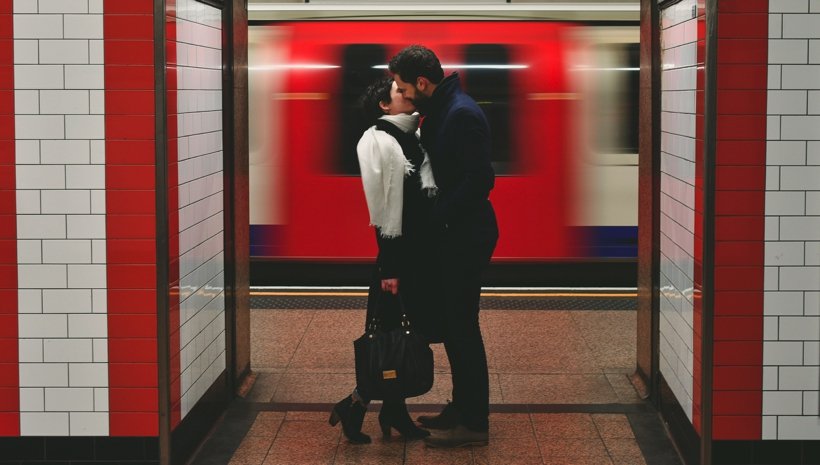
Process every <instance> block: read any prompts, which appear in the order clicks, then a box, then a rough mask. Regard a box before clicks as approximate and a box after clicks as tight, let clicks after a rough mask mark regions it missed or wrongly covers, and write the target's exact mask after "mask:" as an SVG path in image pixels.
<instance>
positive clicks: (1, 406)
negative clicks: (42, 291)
mask: <svg viewBox="0 0 820 465" xmlns="http://www.w3.org/2000/svg"><path fill="white" fill-rule="evenodd" d="M12 13H13V11H12V3H11V2H3V3H0V436H19V435H20V377H19V365H18V361H19V355H18V342H17V216H16V212H17V205H16V204H17V199H16V197H17V195H16V193H15V189H16V180H15V160H14V158H15V149H14V147H15V140H14V66H13V56H14V41H13V40H12V39H13V38H14V32H13V24H14V23H13V16H12Z"/></svg>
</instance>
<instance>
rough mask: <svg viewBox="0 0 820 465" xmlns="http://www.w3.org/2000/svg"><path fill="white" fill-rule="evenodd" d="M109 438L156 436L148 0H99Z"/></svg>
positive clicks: (151, 49)
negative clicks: (102, 58)
mask: <svg viewBox="0 0 820 465" xmlns="http://www.w3.org/2000/svg"><path fill="white" fill-rule="evenodd" d="M104 1H105V4H104V15H103V22H104V34H105V103H106V114H105V135H106V141H105V148H106V165H105V180H106V186H105V188H106V238H107V240H106V247H107V249H106V256H107V259H108V266H107V267H106V268H107V276H106V279H107V283H108V338H109V339H108V359H109V366H108V382H109V411H110V416H109V423H110V435H111V436H156V435H157V434H158V428H159V403H158V401H157V400H156V392H157V376H158V371H157V369H158V368H157V294H156V285H157V277H156V276H157V275H156V248H155V244H156V219H155V218H156V202H155V200H154V199H155V193H154V185H155V183H156V169H155V163H156V162H155V152H156V150H155V140H154V137H155V135H154V126H155V121H156V119H155V117H154V98H153V95H154V91H153V89H154V69H153V66H152V65H153V55H154V47H153V37H154V27H153V2H152V1H151V0H129V1H127V2H123V1H121V0H104Z"/></svg>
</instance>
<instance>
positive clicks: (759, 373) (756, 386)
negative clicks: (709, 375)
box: [712, 366, 763, 391]
mask: <svg viewBox="0 0 820 465" xmlns="http://www.w3.org/2000/svg"><path fill="white" fill-rule="evenodd" d="M714 374H715V375H714V378H713V384H712V386H713V389H714V390H716V391H748V390H751V391H759V390H760V387H761V380H762V379H763V367H761V366H751V367H750V366H745V367H733V366H720V367H715V369H714Z"/></svg>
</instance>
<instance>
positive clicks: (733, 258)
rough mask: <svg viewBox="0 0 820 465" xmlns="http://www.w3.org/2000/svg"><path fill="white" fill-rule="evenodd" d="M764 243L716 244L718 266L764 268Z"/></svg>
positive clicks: (716, 262)
mask: <svg viewBox="0 0 820 465" xmlns="http://www.w3.org/2000/svg"><path fill="white" fill-rule="evenodd" d="M763 245H764V244H763V242H757V241H745V242H726V241H717V242H715V265H716V266H744V265H746V266H755V265H758V266H763Z"/></svg>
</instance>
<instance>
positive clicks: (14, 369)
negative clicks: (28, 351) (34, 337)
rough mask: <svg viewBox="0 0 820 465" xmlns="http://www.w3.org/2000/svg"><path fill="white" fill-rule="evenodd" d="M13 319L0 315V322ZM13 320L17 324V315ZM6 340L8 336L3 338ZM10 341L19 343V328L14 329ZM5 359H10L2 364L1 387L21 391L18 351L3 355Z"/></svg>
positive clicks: (0, 365) (0, 363)
mask: <svg viewBox="0 0 820 465" xmlns="http://www.w3.org/2000/svg"><path fill="white" fill-rule="evenodd" d="M11 319H12V318H7V317H5V315H0V322H2V321H4V320H5V321H8V320H11ZM13 320H14V322H15V323H17V315H14V316H13ZM3 337H4V338H5V337H6V336H3ZM9 340H13V341H15V342H16V341H17V328H14V337H13V338H9ZM3 355H4V356H5V358H8V359H9V360H8V361H4V362H0V387H8V388H14V389H17V390H19V389H20V375H19V372H18V370H19V369H20V362H19V361H18V360H19V359H20V357H19V356H18V355H17V351H16V350H15V351H14V352H13V353H10V354H3ZM12 356H14V360H12Z"/></svg>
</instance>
